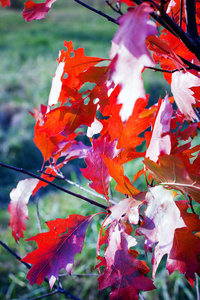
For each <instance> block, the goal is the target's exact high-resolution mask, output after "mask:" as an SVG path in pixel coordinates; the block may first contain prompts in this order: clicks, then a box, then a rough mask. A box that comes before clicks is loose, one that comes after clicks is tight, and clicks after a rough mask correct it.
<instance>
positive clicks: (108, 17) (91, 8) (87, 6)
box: [74, 0, 118, 24]
mask: <svg viewBox="0 0 200 300" xmlns="http://www.w3.org/2000/svg"><path fill="white" fill-rule="evenodd" d="M74 1H75V2H77V3H78V4H80V5H82V6H84V7H85V8H87V9H89V10H91V11H93V12H94V13H96V14H98V15H100V16H102V17H104V18H106V19H107V20H108V21H110V22H112V23H115V24H118V23H117V21H116V20H115V19H113V18H112V17H110V16H109V15H107V14H105V13H103V12H102V11H100V10H98V9H96V8H94V7H92V6H90V5H88V4H86V3H84V2H82V1H80V0H74Z"/></svg>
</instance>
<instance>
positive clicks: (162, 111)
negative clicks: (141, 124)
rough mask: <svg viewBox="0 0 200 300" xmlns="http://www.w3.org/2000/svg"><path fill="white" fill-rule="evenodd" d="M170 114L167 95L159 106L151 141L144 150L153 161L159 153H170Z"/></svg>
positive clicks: (171, 109) (170, 109) (171, 110)
mask: <svg viewBox="0 0 200 300" xmlns="http://www.w3.org/2000/svg"><path fill="white" fill-rule="evenodd" d="M172 114H173V108H172V105H171V103H170V102H169V100H168V96H166V97H165V99H164V100H163V101H162V103H161V106H160V108H159V111H158V114H157V117H156V121H155V124H154V127H153V133H152V136H151V141H150V144H149V146H148V149H147V152H146V157H149V158H150V159H151V160H153V161H155V162H156V161H157V160H158V157H159V156H160V155H161V154H170V152H171V141H170V135H169V131H170V123H171V117H172Z"/></svg>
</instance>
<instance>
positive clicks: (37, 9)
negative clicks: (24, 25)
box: [22, 0, 57, 22]
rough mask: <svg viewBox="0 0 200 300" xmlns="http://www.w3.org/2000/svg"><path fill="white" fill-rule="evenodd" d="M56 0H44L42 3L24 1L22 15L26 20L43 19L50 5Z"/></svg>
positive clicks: (29, 0)
mask: <svg viewBox="0 0 200 300" xmlns="http://www.w3.org/2000/svg"><path fill="white" fill-rule="evenodd" d="M56 1H57V0H46V2H44V3H35V2H33V1H31V0H28V1H27V2H25V8H24V10H23V12H22V16H23V18H24V19H25V20H26V21H28V22H29V21H32V20H39V19H44V18H45V16H46V14H47V13H48V11H49V9H50V8H51V5H52V4H53V3H54V2H56Z"/></svg>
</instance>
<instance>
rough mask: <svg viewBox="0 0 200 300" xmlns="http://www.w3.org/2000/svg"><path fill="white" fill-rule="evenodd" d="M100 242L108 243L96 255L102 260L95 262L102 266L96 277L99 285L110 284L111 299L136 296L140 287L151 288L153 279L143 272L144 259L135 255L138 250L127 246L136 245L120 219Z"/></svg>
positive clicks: (144, 268)
mask: <svg viewBox="0 0 200 300" xmlns="http://www.w3.org/2000/svg"><path fill="white" fill-rule="evenodd" d="M100 244H107V247H106V250H105V257H104V258H102V257H99V259H100V260H101V262H100V263H99V265H97V267H101V266H105V269H104V272H103V274H102V275H101V276H100V277H99V278H98V281H99V289H104V288H107V287H109V286H111V294H110V299H111V300H115V299H123V300H128V299H129V300H136V299H138V294H139V290H145V291H149V290H152V289H154V285H153V283H152V280H151V279H149V278H147V277H145V276H144V275H145V274H147V273H148V272H149V268H148V267H147V265H146V263H145V262H143V261H140V260H138V259H137V256H138V254H139V253H138V252H137V251H135V250H130V247H133V246H135V245H136V240H135V238H134V237H132V236H130V235H129V234H127V233H126V231H125V228H124V227H123V226H122V225H121V224H120V223H117V222H113V223H112V224H111V226H110V227H109V228H108V229H107V230H106V233H105V236H102V240H100Z"/></svg>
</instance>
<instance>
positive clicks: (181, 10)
mask: <svg viewBox="0 0 200 300" xmlns="http://www.w3.org/2000/svg"><path fill="white" fill-rule="evenodd" d="M182 18H183V0H181V4H180V18H179V27H181V28H182V20H183V19H182Z"/></svg>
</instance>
